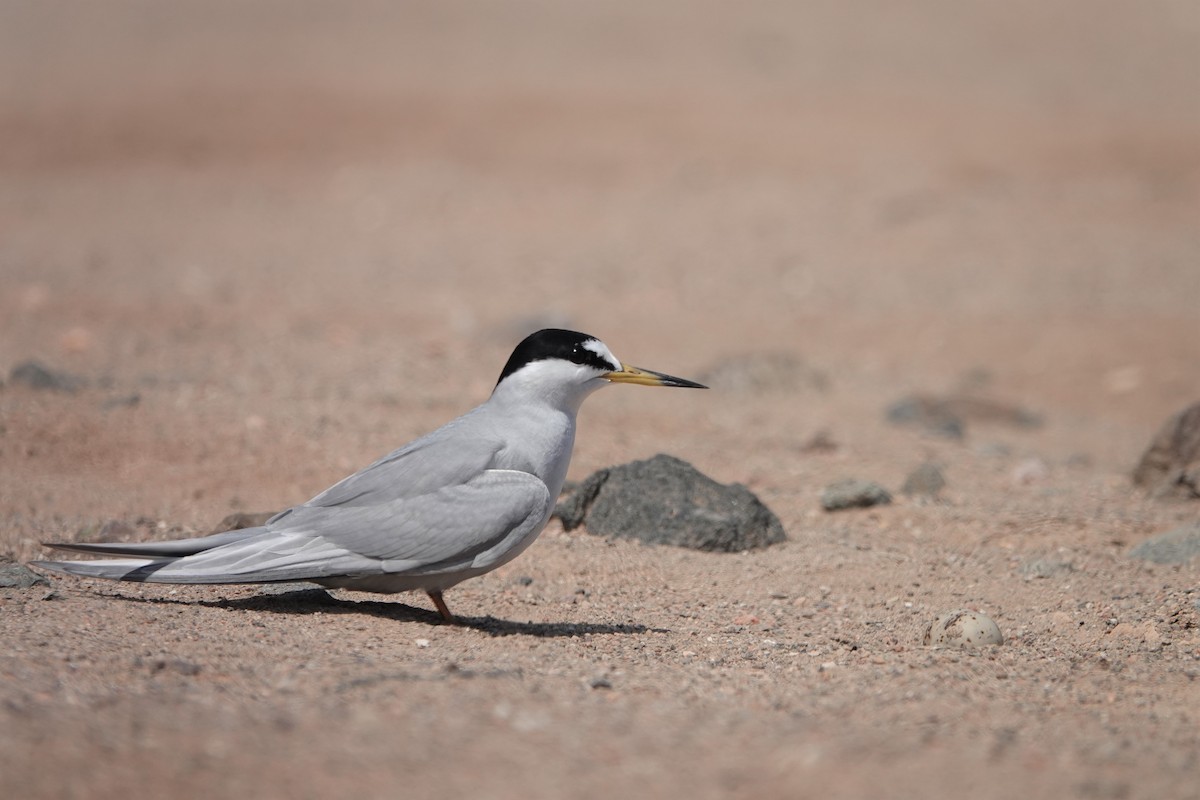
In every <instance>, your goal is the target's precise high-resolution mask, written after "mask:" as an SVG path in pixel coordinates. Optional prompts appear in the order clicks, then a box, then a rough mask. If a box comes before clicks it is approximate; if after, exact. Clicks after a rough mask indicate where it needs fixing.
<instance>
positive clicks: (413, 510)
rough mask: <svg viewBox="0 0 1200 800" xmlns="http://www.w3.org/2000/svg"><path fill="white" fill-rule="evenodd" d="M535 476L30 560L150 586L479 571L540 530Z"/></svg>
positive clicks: (544, 491)
mask: <svg viewBox="0 0 1200 800" xmlns="http://www.w3.org/2000/svg"><path fill="white" fill-rule="evenodd" d="M552 502H553V498H551V497H550V491H549V489H548V488H547V487H546V485H545V484H544V483H543V482H542V481H541V479H539V478H537V477H535V476H533V475H530V474H529V473H525V472H517V471H513V470H486V471H484V472H482V473H480V474H478V475H477V476H475V478H473V479H472V480H469V481H466V482H464V483H461V484H460V485H457V486H448V487H444V488H442V489H439V490H437V491H434V492H431V493H429V494H425V495H421V496H419V497H412V498H406V499H400V500H394V501H392V502H390V503H383V504H377V505H372V506H361V505H349V506H298V507H297V508H295V509H292V510H291V511H292V513H290V514H288V515H287V516H286V517H282V516H281V518H279V522H277V523H273V524H270V527H269V529H268V530H267V531H266V532H262V533H259V534H257V535H253V536H249V537H247V538H243V539H240V540H237V541H233V542H230V543H228V544H224V545H221V546H217V547H213V548H211V549H207V550H204V551H202V552H199V553H196V554H194V555H189V556H186V557H183V558H175V559H140V560H139V559H117V560H112V561H75V562H72V561H67V562H39V566H43V567H46V568H48V569H54V570H58V571H63V572H71V573H73V574H77V575H89V576H93V577H104V578H115V579H118V580H138V581H149V582H156V583H265V582H272V581H293V580H316V579H320V578H335V577H346V576H351V577H362V576H368V575H412V576H420V575H433V574H440V573H446V572H454V571H456V570H462V569H487V568H489V567H491V566H494V565H495V564H497V563H500V562H502V561H503V560H504V556H505V555H506V554H507V553H509V552H510V551H511V550H512V549H513V548H514V547H520V546H521V545H522V543H523V542H526V541H527V540H528V538H529V537H530V536H533V535H535V534H536V533H537V532H538V531H540V530H541V527H542V526H543V525H544V524H545V522H546V519H547V517H548V516H549V511H550V506H551V503H552Z"/></svg>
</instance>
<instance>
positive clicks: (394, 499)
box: [33, 329, 707, 622]
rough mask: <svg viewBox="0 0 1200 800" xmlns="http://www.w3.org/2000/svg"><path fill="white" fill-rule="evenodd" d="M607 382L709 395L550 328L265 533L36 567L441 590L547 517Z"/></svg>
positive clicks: (494, 562)
mask: <svg viewBox="0 0 1200 800" xmlns="http://www.w3.org/2000/svg"><path fill="white" fill-rule="evenodd" d="M609 383H636V384H641V385H643V386H679V387H690V388H696V389H704V388H707V387H705V386H703V385H701V384H699V383H695V382H693V381H688V380H684V379H682V378H674V377H671V376H670V375H664V374H662V373H660V372H651V371H650V370H644V369H638V368H637V367H631V366H629V365H628V364H623V363H621V362H620V361H618V360H617V359H616V357H615V356H613V354H612V351H610V350H609V349H608V347H606V346H605V344H604V343H603V342H601V341H600V340H599V339H597V338H595V337H594V336H588V335H586V334H583V333H576V332H575V331H565V330H558V329H546V330H541V331H538V332H537V333H534V334H531V335H530V336H528V337H526V338H525V339H524V341H522V342H521V343H520V344H519V345H517V348H516V349H515V350H513V353H512V355H511V356H510V357H509V359H508V363H507V364H505V365H504V370H503V371H502V372H501V373H500V379H499V381H497V382H496V387H495V389H493V390H492V394H491V397H489V398H488V399H487V401H486V402H485V403H483V405H480V406H478V407H476V408H475V409H473V410H472V411H469V412H468V413H466V414H464V415H463V416H461V417H459V418H458V419H456V420H454V421H452V422H450V423H448V424H446V425H443V426H442V427H441V428H438V429H437V430H435V431H434V432H433V433H430V434H427V435H425V436H422V437H421V438H420V439H417V440H416V441H413V442H410V443H409V444H406V445H404V446H403V447H401V448H400V449H399V450H395V451H393V452H392V453H390V454H388V455H386V456H384V457H383V458H381V459H379V460H378V461H376V462H375V463H374V464H371V465H370V466H369V467H367V468H366V469H364V470H362V471H361V472H356V473H354V474H353V475H351V476H350V477H348V478H345V479H344V480H342V481H339V482H338V483H335V484H334V485H333V486H331V487H329V488H328V489H326V490H325V491H323V492H321V493H320V494H318V495H317V496H316V497H314V498H313V499H311V500H309V501H308V502H307V503H304V504H303V505H299V506H295V507H294V508H289V509H288V510H287V511H282V512H280V513H279V514H276V515H275V516H274V517H272V518H271V519H269V520H268V521H267V523H266V524H265V525H262V526H260V527H256V528H246V529H244V530H237V531H227V532H225V533H217V534H213V535H211V536H202V537H197V538H193V539H179V540H176V541H168V542H146V543H125V544H122V543H119V542H117V543H107V542H97V543H91V544H88V543H66V542H64V543H47V544H46V546H47V547H54V548H58V549H60V550H74V551H78V552H82V553H96V554H102V555H113V556H129V558H119V559H108V560H98V561H35V562H33V565H34V566H37V567H41V568H43V569H48V570H53V571H56V572H64V573H70V574H72V575H82V576H86V577H93V578H109V579H112V580H119V581H146V582H151V583H197V584H198V583H212V584H220V583H225V584H228V583H273V582H279V581H312V582H314V583H318V584H320V585H322V586H328V587H335V588H341V589H355V590H359V591H366V592H404V591H410V590H414V589H423V590H424V591H425V592H426V593H428V594H429V597H430V599H431V600H433V603H434V605H435V606H437V610H438V613H439V614H441V616H442V619H443V620H445V621H447V622H454V621H455V620H454V616H453V615H452V614H451V613H450V609H449V608H447V606H446V602H445V600H443V599H442V592H444V591H445V590H446V589H448V588H450V587H451V586H454V585H455V584H458V583H461V582H462V581H465V580H467V579H468V578H474V577H475V576H477V575H482V574H484V573H485V572H489V571H491V570H493V569H495V568H496V567H499V566H500V565H501V564H505V563H507V562H509V561H511V560H512V559H514V558H516V557H517V556H518V555H520V554H521V552H522V551H524V550H525V548H526V547H529V545H530V544H532V543H533V540H534V539H536V538H537V535H538V534H539V533H541V531H542V528H544V527H545V526H546V522H547V521H548V520H549V519H550V513H551V512H552V511H553V510H554V504H555V501H556V500H557V498H558V495H559V492H560V491H561V490H562V485H563V480H564V479H565V478H566V475H567V465H568V464H569V463H570V462H571V449H572V447H573V446H574V444H575V416H576V414H578V412H579V406H580V404H582V403H583V400H584V398H586V397H587V396H588V395H590V394H591V393H592V392H594V391H596V390H597V389H599V388H600V387H602V386H606V385H607V384H609Z"/></svg>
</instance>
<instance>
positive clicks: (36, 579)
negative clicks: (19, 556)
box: [0, 561, 50, 589]
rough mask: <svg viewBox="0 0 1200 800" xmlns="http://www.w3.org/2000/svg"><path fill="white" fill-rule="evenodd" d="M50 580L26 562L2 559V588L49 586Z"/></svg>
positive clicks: (0, 577)
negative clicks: (19, 562)
mask: <svg viewBox="0 0 1200 800" xmlns="http://www.w3.org/2000/svg"><path fill="white" fill-rule="evenodd" d="M49 585H50V581H48V580H46V579H45V578H43V577H42V576H41V575H38V574H37V573H36V572H34V571H33V570H31V569H29V568H28V567H26V566H25V565H24V564H16V563H13V562H12V561H0V588H4V589H30V588H32V587H34V586H49Z"/></svg>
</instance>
